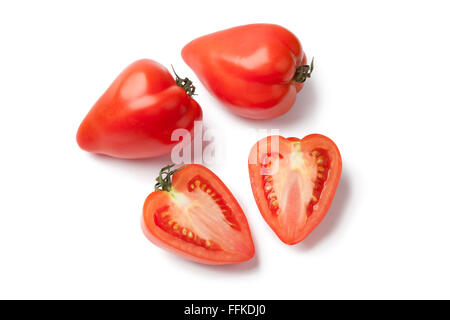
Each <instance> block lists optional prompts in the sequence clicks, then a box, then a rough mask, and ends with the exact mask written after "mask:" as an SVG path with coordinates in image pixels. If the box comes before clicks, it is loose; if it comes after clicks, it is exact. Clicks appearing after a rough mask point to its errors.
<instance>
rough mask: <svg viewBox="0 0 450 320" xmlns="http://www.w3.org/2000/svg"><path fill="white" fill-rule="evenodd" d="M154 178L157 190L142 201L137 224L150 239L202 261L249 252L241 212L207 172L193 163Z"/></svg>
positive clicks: (223, 260) (238, 258)
mask: <svg viewBox="0 0 450 320" xmlns="http://www.w3.org/2000/svg"><path fill="white" fill-rule="evenodd" d="M172 175H173V180H172V181H170V178H171V176H172ZM159 179H160V180H159V181H160V185H159V187H160V188H159V189H160V190H157V191H155V192H153V193H151V194H150V195H149V196H148V197H147V199H146V201H145V204H144V212H143V220H142V227H143V230H144V233H145V235H146V236H147V237H148V238H149V240H150V241H152V242H154V243H155V244H157V245H159V246H161V247H164V248H168V249H170V250H172V251H174V252H175V253H178V254H181V255H182V256H184V257H186V258H189V259H191V260H194V261H197V262H201V263H206V264H228V263H236V262H242V261H246V260H249V259H251V258H252V257H253V255H254V252H255V250H254V245H253V240H252V237H251V233H250V228H249V226H248V223H247V219H246V217H245V215H244V212H243V211H242V209H241V207H240V206H239V204H238V202H237V201H236V199H235V198H234V196H233V195H232V193H231V192H230V191H229V190H228V188H227V187H226V186H225V185H224V184H223V182H222V181H221V180H220V179H219V178H218V177H217V176H216V175H215V174H214V173H213V172H211V171H210V170H209V169H207V168H206V167H204V166H201V165H195V164H190V165H186V166H184V167H182V168H181V170H180V171H178V172H176V173H174V171H170V167H165V168H163V170H162V171H161V173H160V176H159Z"/></svg>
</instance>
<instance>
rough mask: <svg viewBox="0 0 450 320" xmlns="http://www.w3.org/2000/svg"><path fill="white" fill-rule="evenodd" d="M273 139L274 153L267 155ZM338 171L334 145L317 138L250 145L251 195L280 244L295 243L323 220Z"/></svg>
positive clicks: (337, 179)
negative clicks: (276, 149) (276, 150)
mask: <svg viewBox="0 0 450 320" xmlns="http://www.w3.org/2000/svg"><path fill="white" fill-rule="evenodd" d="M275 138H276V139H275ZM275 141H279V146H278V148H279V152H271V148H272V149H273V147H274V145H273V144H274V142H275ZM267 151H270V152H267ZM254 159H256V160H257V161H256V162H255V161H254ZM252 160H253V162H255V163H253V162H252ZM341 168H342V161H341V158H340V155H339V150H338V149H337V147H336V145H335V144H334V143H333V142H332V141H331V140H330V139H328V138H326V137H324V136H321V135H310V136H308V137H305V138H304V139H302V140H299V139H296V138H289V139H285V138H283V137H268V138H266V139H263V140H261V141H259V142H258V143H257V144H256V145H255V146H254V147H253V149H252V152H251V154H250V158H249V171H250V178H251V182H252V188H253V193H254V196H255V199H256V202H257V204H258V207H259V209H260V211H261V214H262V215H263V217H264V219H265V220H266V221H267V223H268V224H269V225H270V227H271V228H272V229H273V230H274V231H275V233H276V234H277V235H278V237H279V238H280V239H281V240H282V241H283V242H285V243H287V244H295V243H298V242H300V241H301V240H303V239H304V238H305V237H306V236H307V235H308V234H309V233H310V232H311V231H312V230H313V229H314V228H315V227H316V226H317V225H318V224H319V222H320V221H321V220H322V219H323V217H324V216H325V214H326V212H327V211H328V208H329V206H330V204H331V201H332V198H333V196H334V193H335V190H336V187H337V184H338V182H339V177H340V173H341Z"/></svg>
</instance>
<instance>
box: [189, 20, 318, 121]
mask: <svg viewBox="0 0 450 320" xmlns="http://www.w3.org/2000/svg"><path fill="white" fill-rule="evenodd" d="M182 56H183V59H184V60H185V61H186V63H187V64H188V65H189V66H190V67H191V68H192V69H193V70H194V71H195V73H196V74H197V76H198V78H199V79H200V81H201V82H202V83H203V84H204V85H205V86H206V88H207V89H208V90H209V91H210V92H212V93H213V94H214V95H215V96H216V97H217V98H219V99H220V100H221V101H222V102H224V103H225V104H226V105H227V106H228V107H229V109H230V110H231V111H233V112H235V113H237V114H238V115H240V116H243V117H247V118H252V119H269V118H274V117H278V116H280V115H282V114H284V113H286V112H287V111H288V110H289V109H290V108H291V107H292V105H293V104H294V102H295V98H296V94H297V92H299V91H300V90H301V89H302V88H303V83H304V82H305V80H306V79H307V78H309V77H310V75H311V72H312V70H313V64H312V63H311V65H310V66H309V65H307V64H306V63H307V61H306V56H305V53H304V52H303V50H302V46H301V45H300V42H299V40H298V39H297V37H296V36H295V35H294V34H293V33H291V32H290V31H288V30H286V29H285V28H283V27H281V26H278V25H273V24H251V25H245V26H240V27H235V28H231V29H227V30H223V31H219V32H215V33H212V34H209V35H206V36H203V37H200V38H198V39H195V40H193V41H191V42H190V43H188V44H187V45H186V46H185V47H184V48H183V50H182Z"/></svg>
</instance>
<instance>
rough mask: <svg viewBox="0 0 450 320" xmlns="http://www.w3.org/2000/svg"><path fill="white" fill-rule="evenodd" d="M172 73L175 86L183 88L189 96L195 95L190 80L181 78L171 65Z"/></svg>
mask: <svg viewBox="0 0 450 320" xmlns="http://www.w3.org/2000/svg"><path fill="white" fill-rule="evenodd" d="M171 67H172V70H173V73H174V74H175V83H176V84H177V86H179V87H181V88H183V90H184V91H186V93H187V95H188V96H189V97H192V96H193V95H195V86H194V85H193V84H192V81H191V80H189V78H181V77H180V76H179V75H178V74H177V73H176V72H175V69H174V68H173V66H172V65H171Z"/></svg>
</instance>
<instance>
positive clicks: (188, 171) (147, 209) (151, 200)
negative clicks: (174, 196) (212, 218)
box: [141, 164, 255, 265]
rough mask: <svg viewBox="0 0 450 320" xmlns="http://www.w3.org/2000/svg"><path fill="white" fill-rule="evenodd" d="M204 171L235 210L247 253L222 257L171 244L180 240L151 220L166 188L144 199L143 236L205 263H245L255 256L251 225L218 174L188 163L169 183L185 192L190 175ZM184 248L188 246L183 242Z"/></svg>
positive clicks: (166, 194)
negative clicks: (184, 249)
mask: <svg viewBox="0 0 450 320" xmlns="http://www.w3.org/2000/svg"><path fill="white" fill-rule="evenodd" d="M199 173H200V174H203V175H204V176H207V177H208V178H209V182H213V183H214V184H215V187H216V189H218V190H219V189H220V190H221V192H222V193H223V195H224V196H225V194H226V196H225V197H226V198H227V199H228V204H229V205H230V206H231V207H233V209H234V210H235V213H236V214H238V219H239V222H240V224H241V227H242V233H243V235H242V237H243V239H245V242H246V243H247V244H248V250H247V252H245V253H243V254H242V255H240V256H239V257H232V258H230V257H223V256H220V255H218V256H215V255H210V256H205V255H203V256H202V255H200V254H193V253H192V252H191V253H188V252H187V251H183V250H182V249H181V248H179V247H178V248H177V247H176V246H174V245H173V244H174V243H177V242H178V243H182V240H179V239H176V238H174V237H172V236H168V235H167V234H165V233H164V232H163V231H161V230H159V228H158V227H156V225H155V223H154V213H155V212H154V211H153V209H154V208H156V207H158V206H162V205H163V204H165V199H168V198H170V196H169V193H168V192H166V191H154V192H152V193H151V194H149V195H148V196H147V198H146V200H145V202H144V208H143V215H142V218H141V228H142V230H143V233H144V235H145V236H146V238H147V239H148V240H149V241H150V242H152V243H153V244H155V245H157V246H158V247H160V248H163V249H165V250H167V251H169V252H172V253H175V254H177V255H179V256H181V257H183V258H185V259H188V260H191V261H194V262H197V263H201V264H207V265H225V264H233V263H240V262H245V261H248V260H250V259H252V258H253V257H254V255H255V246H254V243H253V238H252V235H251V231H250V227H249V226H248V222H247V218H246V216H245V214H244V212H243V211H242V208H241V207H240V205H239V203H238V202H237V200H236V199H235V198H234V196H233V194H232V193H231V191H229V189H228V188H227V186H226V185H225V184H224V183H223V182H222V180H220V178H219V177H218V176H216V175H215V174H214V173H213V172H212V171H211V170H209V169H207V168H206V167H204V166H202V165H198V164H189V165H186V166H185V167H184V169H182V170H181V171H180V172H178V173H176V174H175V175H173V180H172V185H173V187H174V189H175V190H176V191H177V192H185V191H186V182H187V181H188V180H190V178H192V177H194V176H196V175H197V174H199ZM185 246H187V247H189V246H191V245H185ZM199 251H200V252H202V251H203V249H202V248H199Z"/></svg>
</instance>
